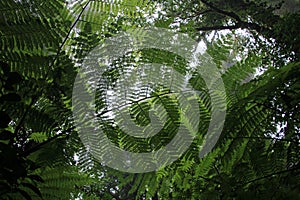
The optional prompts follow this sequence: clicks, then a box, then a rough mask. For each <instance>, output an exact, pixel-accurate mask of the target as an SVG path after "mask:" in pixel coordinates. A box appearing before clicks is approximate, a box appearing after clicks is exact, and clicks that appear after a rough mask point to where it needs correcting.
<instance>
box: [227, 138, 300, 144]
mask: <svg viewBox="0 0 300 200" xmlns="http://www.w3.org/2000/svg"><path fill="white" fill-rule="evenodd" d="M225 138H227V139H261V140H276V141H282V142H293V143H296V144H299V142H297V141H292V140H288V139H284V138H272V137H250V136H249V137H247V136H245V137H241V136H238V137H225Z"/></svg>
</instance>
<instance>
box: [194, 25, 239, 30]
mask: <svg viewBox="0 0 300 200" xmlns="http://www.w3.org/2000/svg"><path fill="white" fill-rule="evenodd" d="M238 28H241V27H240V26H239V24H236V25H232V26H204V27H198V28H196V30H197V31H216V30H235V29H238Z"/></svg>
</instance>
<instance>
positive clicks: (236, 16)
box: [201, 0, 242, 22]
mask: <svg viewBox="0 0 300 200" xmlns="http://www.w3.org/2000/svg"><path fill="white" fill-rule="evenodd" d="M201 2H202V3H204V4H205V5H206V6H208V7H210V8H211V9H213V10H215V11H216V12H218V13H220V14H222V15H225V16H228V17H231V18H233V19H235V20H236V21H237V22H242V20H241V18H240V17H239V16H238V15H237V14H235V13H234V12H228V11H225V10H221V9H219V8H217V7H216V6H214V5H213V4H212V3H210V2H208V1H206V0H201Z"/></svg>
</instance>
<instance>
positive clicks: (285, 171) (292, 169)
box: [244, 167, 300, 185]
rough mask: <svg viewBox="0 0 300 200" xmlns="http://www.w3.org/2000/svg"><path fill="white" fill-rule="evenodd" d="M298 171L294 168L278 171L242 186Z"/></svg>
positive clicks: (297, 168)
mask: <svg viewBox="0 0 300 200" xmlns="http://www.w3.org/2000/svg"><path fill="white" fill-rule="evenodd" d="M299 169H300V168H299V167H295V168H291V169H287V170H282V171H278V172H275V173H272V174H267V175H265V176H262V177H259V178H256V179H253V180H250V181H248V182H246V183H244V185H247V184H249V183H253V182H256V181H259V180H262V179H266V178H270V177H272V176H275V175H279V174H284V173H287V172H292V171H297V170H299Z"/></svg>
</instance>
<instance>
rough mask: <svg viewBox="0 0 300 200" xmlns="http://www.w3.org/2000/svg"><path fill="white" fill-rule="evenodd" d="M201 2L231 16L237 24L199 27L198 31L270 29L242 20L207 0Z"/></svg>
mask: <svg viewBox="0 0 300 200" xmlns="http://www.w3.org/2000/svg"><path fill="white" fill-rule="evenodd" d="M201 2H202V3H204V4H205V5H206V6H208V7H209V8H211V9H213V10H214V11H216V12H217V13H220V14H222V15H225V16H228V17H230V18H233V19H234V20H235V21H236V22H237V24H236V25H233V26H227V27H226V26H216V27H210V28H211V29H209V27H203V30H201V28H198V29H197V30H200V31H210V30H225V29H228V30H233V29H238V28H242V29H250V30H251V29H252V30H255V31H257V32H258V33H261V32H262V31H270V30H269V29H268V28H265V27H262V26H260V25H258V24H256V23H250V22H244V21H243V20H242V19H241V18H240V16H238V15H237V14H235V13H234V12H229V11H225V10H221V9H219V8H218V7H216V6H215V5H213V4H212V3H210V2H208V1H207V0H201Z"/></svg>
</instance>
